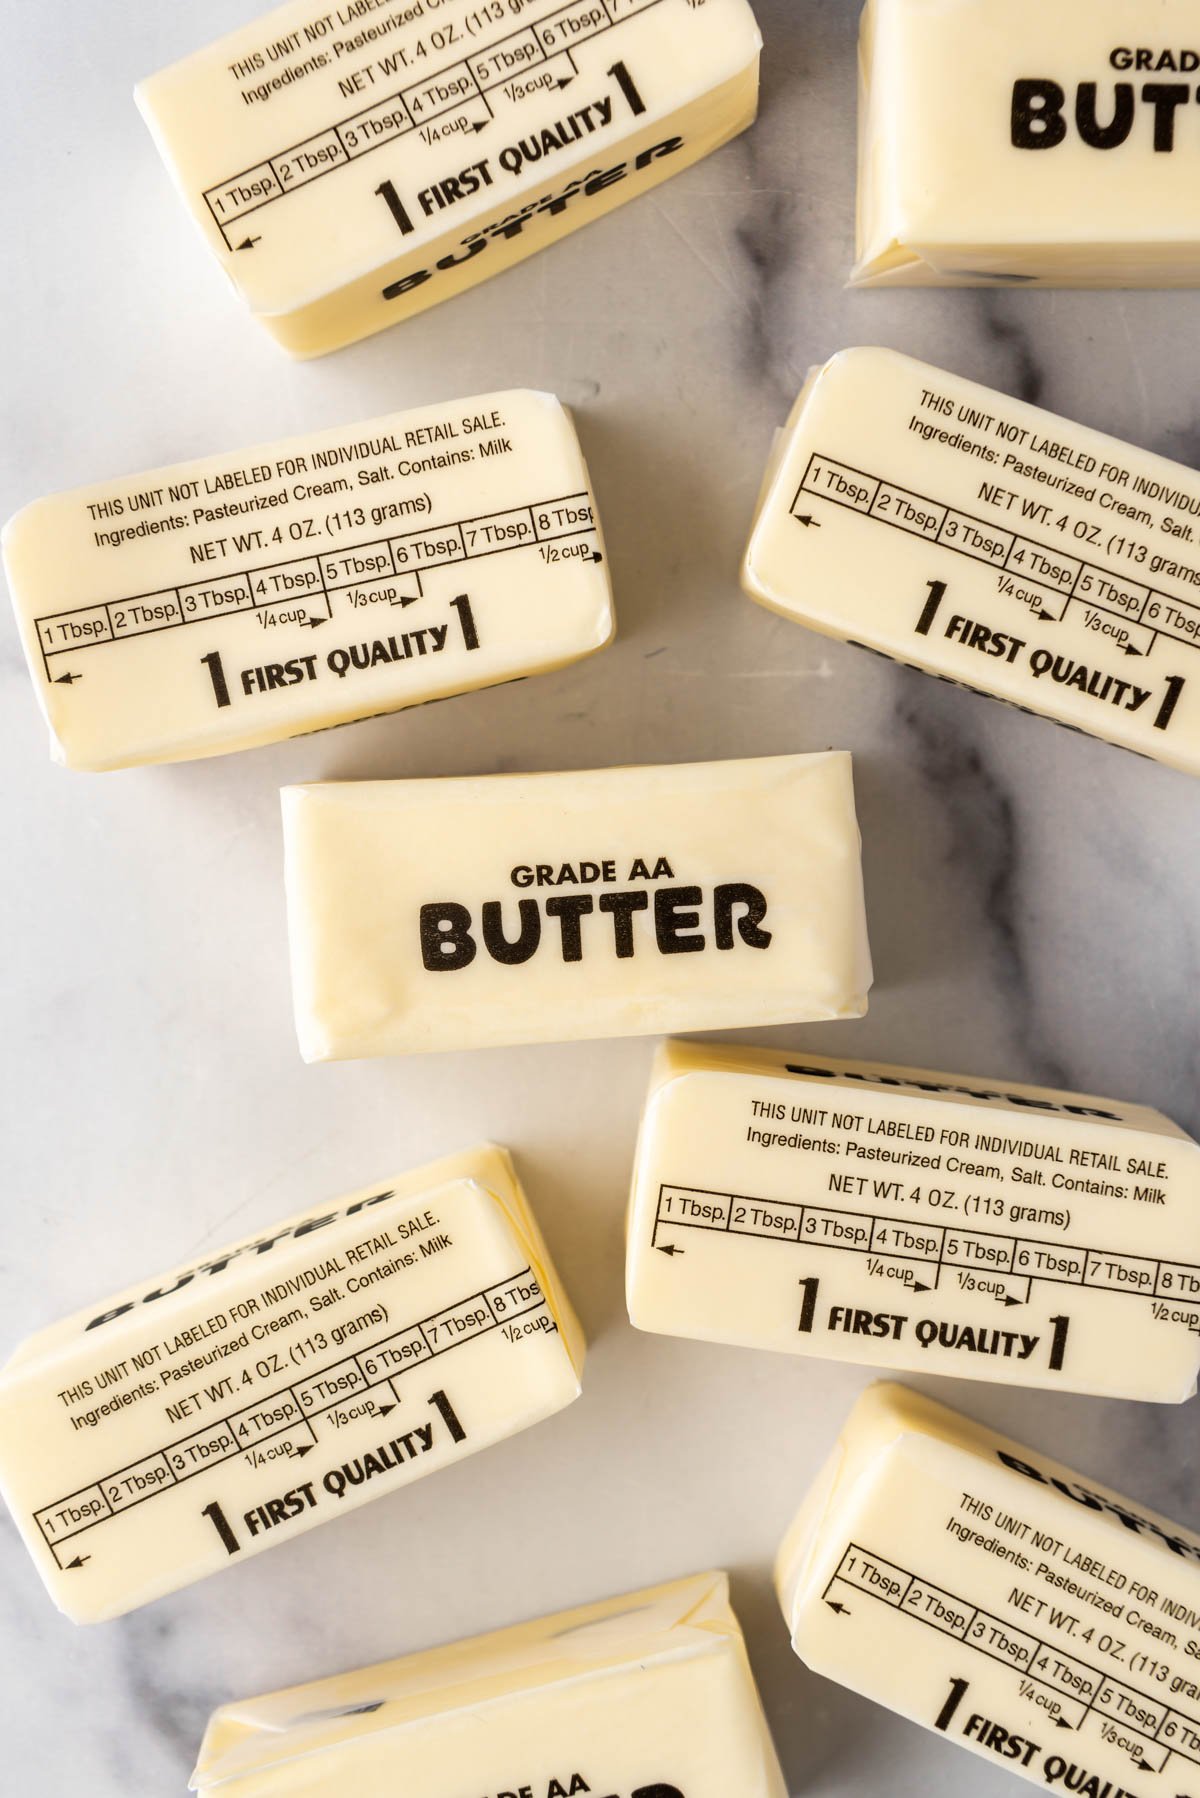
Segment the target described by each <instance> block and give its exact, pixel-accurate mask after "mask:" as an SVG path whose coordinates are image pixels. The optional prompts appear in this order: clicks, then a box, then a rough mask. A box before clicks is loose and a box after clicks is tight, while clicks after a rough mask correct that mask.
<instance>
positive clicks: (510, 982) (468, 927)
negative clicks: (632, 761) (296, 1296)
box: [283, 753, 871, 1061]
mask: <svg viewBox="0 0 1200 1798" xmlns="http://www.w3.org/2000/svg"><path fill="white" fill-rule="evenodd" d="M283 829H284V855H285V865H286V877H287V895H288V928H289V933H290V937H291V960H292V985H293V992H294V998H295V1012H296V1028H297V1031H298V1033H299V1037H300V1049H301V1053H302V1054H303V1056H304V1058H305V1060H306V1061H337V1060H345V1059H351V1058H354V1057H357V1056H369V1055H404V1054H409V1053H412V1052H414V1051H419V1050H430V1049H464V1048H478V1047H481V1046H488V1045H490V1046H496V1045H500V1044H508V1043H544V1042H567V1041H575V1040H578V1039H580V1038H584V1037H601V1036H626V1035H631V1036H632V1035H644V1034H647V1033H650V1032H654V1031H659V1030H664V1029H666V1030H671V1029H678V1030H708V1029H715V1028H718V1027H719V1026H720V1025H722V1024H725V1025H730V1026H736V1025H742V1024H771V1023H782V1022H784V1021H785V1020H788V1019H793V1018H844V1017H860V1016H861V1015H862V1013H863V1012H864V1011H865V1009H866V993H867V989H868V987H869V986H870V983H871V964H870V954H869V951H868V948H867V938H866V924H865V919H864V913H863V892H862V869H861V865H860V859H859V836H858V826H857V824H856V822H855V816H854V794H853V789H852V784H851V774H850V757H849V756H848V755H842V754H837V753H829V754H824V755H796V756H775V757H770V758H767V759H764V760H758V761H734V762H707V763H696V764H692V765H684V766H678V767H664V768H606V769H599V770H595V771H591V772H587V773H571V774H517V775H491V776H486V777H483V778H481V779H473V780H471V779H468V780H461V779H459V780H409V781H347V782H344V783H341V784H337V783H331V784H325V785H317V786H307V787H286V788H285V789H284V792H283Z"/></svg>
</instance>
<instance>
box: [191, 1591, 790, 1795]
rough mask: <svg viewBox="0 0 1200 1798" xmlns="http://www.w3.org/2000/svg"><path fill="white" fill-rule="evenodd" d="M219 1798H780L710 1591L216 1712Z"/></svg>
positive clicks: (738, 1637) (214, 1779)
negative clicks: (403, 1795) (349, 1797)
mask: <svg viewBox="0 0 1200 1798" xmlns="http://www.w3.org/2000/svg"><path fill="white" fill-rule="evenodd" d="M192 1790H193V1791H197V1792H202V1793H216V1792H219V1793H221V1794H222V1798H284V1794H293V1795H295V1798H299V1794H301V1793H304V1794H310V1795H311V1798H318V1795H321V1798H325V1795H328V1798H334V1794H337V1795H338V1798H342V1795H343V1794H346V1793H348V1792H353V1793H354V1794H355V1798H395V1794H396V1793H397V1792H401V1791H403V1792H412V1793H413V1794H416V1793H419V1794H420V1798H463V1795H464V1794H466V1793H471V1794H472V1795H473V1794H474V1793H476V1792H478V1793H480V1794H482V1793H485V1792H486V1793H489V1794H493V1793H494V1794H497V1798H573V1795H574V1794H577V1793H584V1792H588V1793H592V1794H593V1795H594V1798H601V1794H604V1795H605V1798H733V1795H734V1794H736V1795H737V1798H786V1786H785V1785H784V1781H783V1775H782V1773H781V1771H780V1768H779V1763H778V1761H777V1760H776V1757H775V1750H774V1747H773V1745H772V1742H771V1738H770V1734H769V1732H768V1729H767V1724H766V1720H765V1718H764V1716H763V1713H762V1707H761V1704H760V1702H759V1698H758V1693H757V1691H756V1689H755V1685H754V1677H753V1674H752V1673H751V1671H750V1664H749V1662H748V1660H747V1658H746V1649H745V1645H744V1643H743V1641H742V1633H741V1630H740V1628H739V1626H738V1621H737V1618H736V1617H735V1616H734V1613H733V1611H732V1609H731V1608H730V1604H729V1582H728V1580H727V1578H726V1576H725V1575H724V1574H723V1573H706V1574H697V1575H696V1576H695V1577H694V1578H691V1579H683V1580H677V1581H675V1582H674V1583H673V1584H671V1585H666V1586H655V1587H652V1588H650V1589H649V1590H648V1591H645V1592H634V1593H631V1594H630V1595H629V1596H627V1597H622V1598H613V1599H609V1600H607V1601H606V1602H604V1603H600V1604H590V1605H583V1606H581V1607H580V1608H579V1609H578V1610H573V1611H563V1612H561V1613H559V1614H558V1615H556V1616H553V1617H542V1618H539V1619H538V1620H537V1621H536V1622H533V1623H522V1624H518V1625H517V1626H516V1627H515V1628H513V1629H504V1630H497V1631H496V1632H494V1633H493V1634H491V1635H487V1636H478V1637H476V1638H474V1639H473V1640H472V1641H467V1642H455V1643H452V1644H450V1645H449V1646H447V1647H445V1648H434V1649H430V1650H428V1651H427V1652H425V1653H424V1654H414V1655H407V1656H405V1657H404V1658H403V1659H402V1660H396V1661H386V1662H384V1663H382V1664H381V1665H379V1666H376V1667H364V1668H362V1669H361V1670H359V1671H358V1672H355V1673H344V1674H341V1675H338V1676H336V1677H335V1678H332V1679H323V1680H317V1681H315V1682H314V1683H313V1684H311V1685H305V1686H293V1687H292V1688H291V1689H290V1690H289V1691H285V1692H274V1693H271V1694H270V1695H269V1696H267V1697H264V1698H253V1699H249V1700H247V1701H246V1702H244V1703H240V1704H229V1705H226V1706H224V1707H223V1708H222V1709H221V1710H219V1711H217V1712H215V1713H214V1715H213V1717H212V1719H211V1720H210V1722H209V1726H208V1730H207V1733H206V1734H205V1738H204V1744H203V1746H202V1748H201V1750H200V1759H199V1762H198V1764H197V1767H196V1770H195V1772H194V1774H193V1775H192Z"/></svg>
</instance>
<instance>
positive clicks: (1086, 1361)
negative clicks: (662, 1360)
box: [626, 1042, 1200, 1404]
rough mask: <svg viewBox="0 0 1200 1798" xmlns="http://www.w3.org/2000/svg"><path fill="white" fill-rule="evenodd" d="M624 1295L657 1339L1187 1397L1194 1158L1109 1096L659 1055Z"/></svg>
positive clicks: (1157, 1122)
mask: <svg viewBox="0 0 1200 1798" xmlns="http://www.w3.org/2000/svg"><path fill="white" fill-rule="evenodd" d="M626 1290H627V1296H628V1301H629V1314H630V1317H631V1318H632V1320H633V1322H634V1324H635V1325H636V1326H637V1327H638V1328H639V1329H642V1330H652V1331H657V1332H659V1333H660V1334H665V1335H671V1336H690V1337H698V1338H700V1339H702V1340H705V1341H709V1342H728V1343H737V1344H740V1345H742V1346H744V1347H748V1348H763V1349H775V1350H779V1351H782V1352H783V1353H786V1354H793V1355H816V1356H823V1357H830V1358H833V1359H836V1360H844V1361H859V1362H867V1363H870V1364H873V1365H879V1366H886V1367H890V1368H894V1369H908V1370H910V1371H913V1372H919V1373H936V1374H945V1375H948V1376H949V1377H951V1378H953V1379H979V1380H1004V1381H1010V1382H1012V1383H1014V1384H1018V1385H1022V1386H1048V1387H1055V1388H1058V1389H1060V1390H1064V1391H1073V1392H1094V1393H1103V1394H1105V1395H1107V1396H1111V1397H1121V1398H1132V1399H1156V1400H1160V1401H1162V1402H1165V1403H1175V1404H1178V1403H1180V1402H1182V1400H1184V1399H1186V1398H1189V1397H1190V1396H1191V1394H1192V1393H1193V1392H1194V1391H1195V1389H1196V1374H1197V1369H1198V1368H1200V1147H1198V1146H1197V1144H1196V1143H1194V1142H1193V1141H1192V1140H1191V1138H1190V1137H1187V1136H1185V1135H1184V1133H1183V1131H1182V1130H1179V1129H1177V1128H1176V1126H1175V1125H1174V1124H1172V1123H1171V1122H1170V1120H1169V1119H1167V1118H1165V1117H1163V1116H1162V1115H1161V1113H1159V1112H1156V1111H1151V1110H1149V1109H1147V1108H1146V1107H1144V1106H1137V1105H1125V1104H1122V1103H1119V1102H1117V1101H1114V1100H1110V1099H1098V1098H1092V1097H1084V1096H1081V1095H1080V1094H1078V1093H1063V1092H1054V1091H1051V1090H1049V1089H1048V1088H1044V1087H1033V1086H1022V1085H1019V1084H1016V1083H1015V1082H1011V1081H1003V1082H1001V1081H993V1080H972V1079H968V1078H965V1077H963V1076H959V1075H953V1074H933V1073H929V1072H926V1071H923V1070H918V1069H913V1068H894V1067H880V1066H877V1065H873V1064H868V1063H864V1062H853V1061H833V1060H830V1059H829V1058H827V1057H826V1056H823V1055H810V1054H807V1053H804V1052H802V1051H796V1050H775V1049H743V1048H738V1047H735V1046H733V1045H731V1044H709V1045H701V1044H696V1043H679V1042H675V1043H668V1044H666V1045H665V1046H664V1047H663V1049H662V1050H661V1051H660V1052H659V1056H658V1060H657V1062H656V1065H655V1068H654V1073H653V1076H652V1079H651V1086H650V1094H649V1097H648V1100H647V1104H646V1110H645V1114H644V1116H643V1120H642V1128H641V1135H640V1138H639V1143H638V1153H637V1160H636V1164H635V1168H634V1178H633V1193H632V1198H631V1202H630V1212H629V1241H628V1260H627V1271H626Z"/></svg>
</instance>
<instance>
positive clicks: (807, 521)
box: [796, 512, 821, 531]
mask: <svg viewBox="0 0 1200 1798" xmlns="http://www.w3.org/2000/svg"><path fill="white" fill-rule="evenodd" d="M796 523H797V524H803V525H811V526H813V527H814V528H815V529H816V530H818V531H819V530H820V529H821V520H820V519H819V518H814V517H813V515H812V513H811V512H806V513H805V514H804V516H803V517H800V516H799V515H798V514H797V515H796Z"/></svg>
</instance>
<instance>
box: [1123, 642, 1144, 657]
mask: <svg viewBox="0 0 1200 1798" xmlns="http://www.w3.org/2000/svg"><path fill="white" fill-rule="evenodd" d="M1145 653H1146V652H1145V650H1144V649H1135V648H1134V646H1133V644H1132V643H1127V644H1126V645H1125V654H1126V655H1127V656H1142V655H1145Z"/></svg>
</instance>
